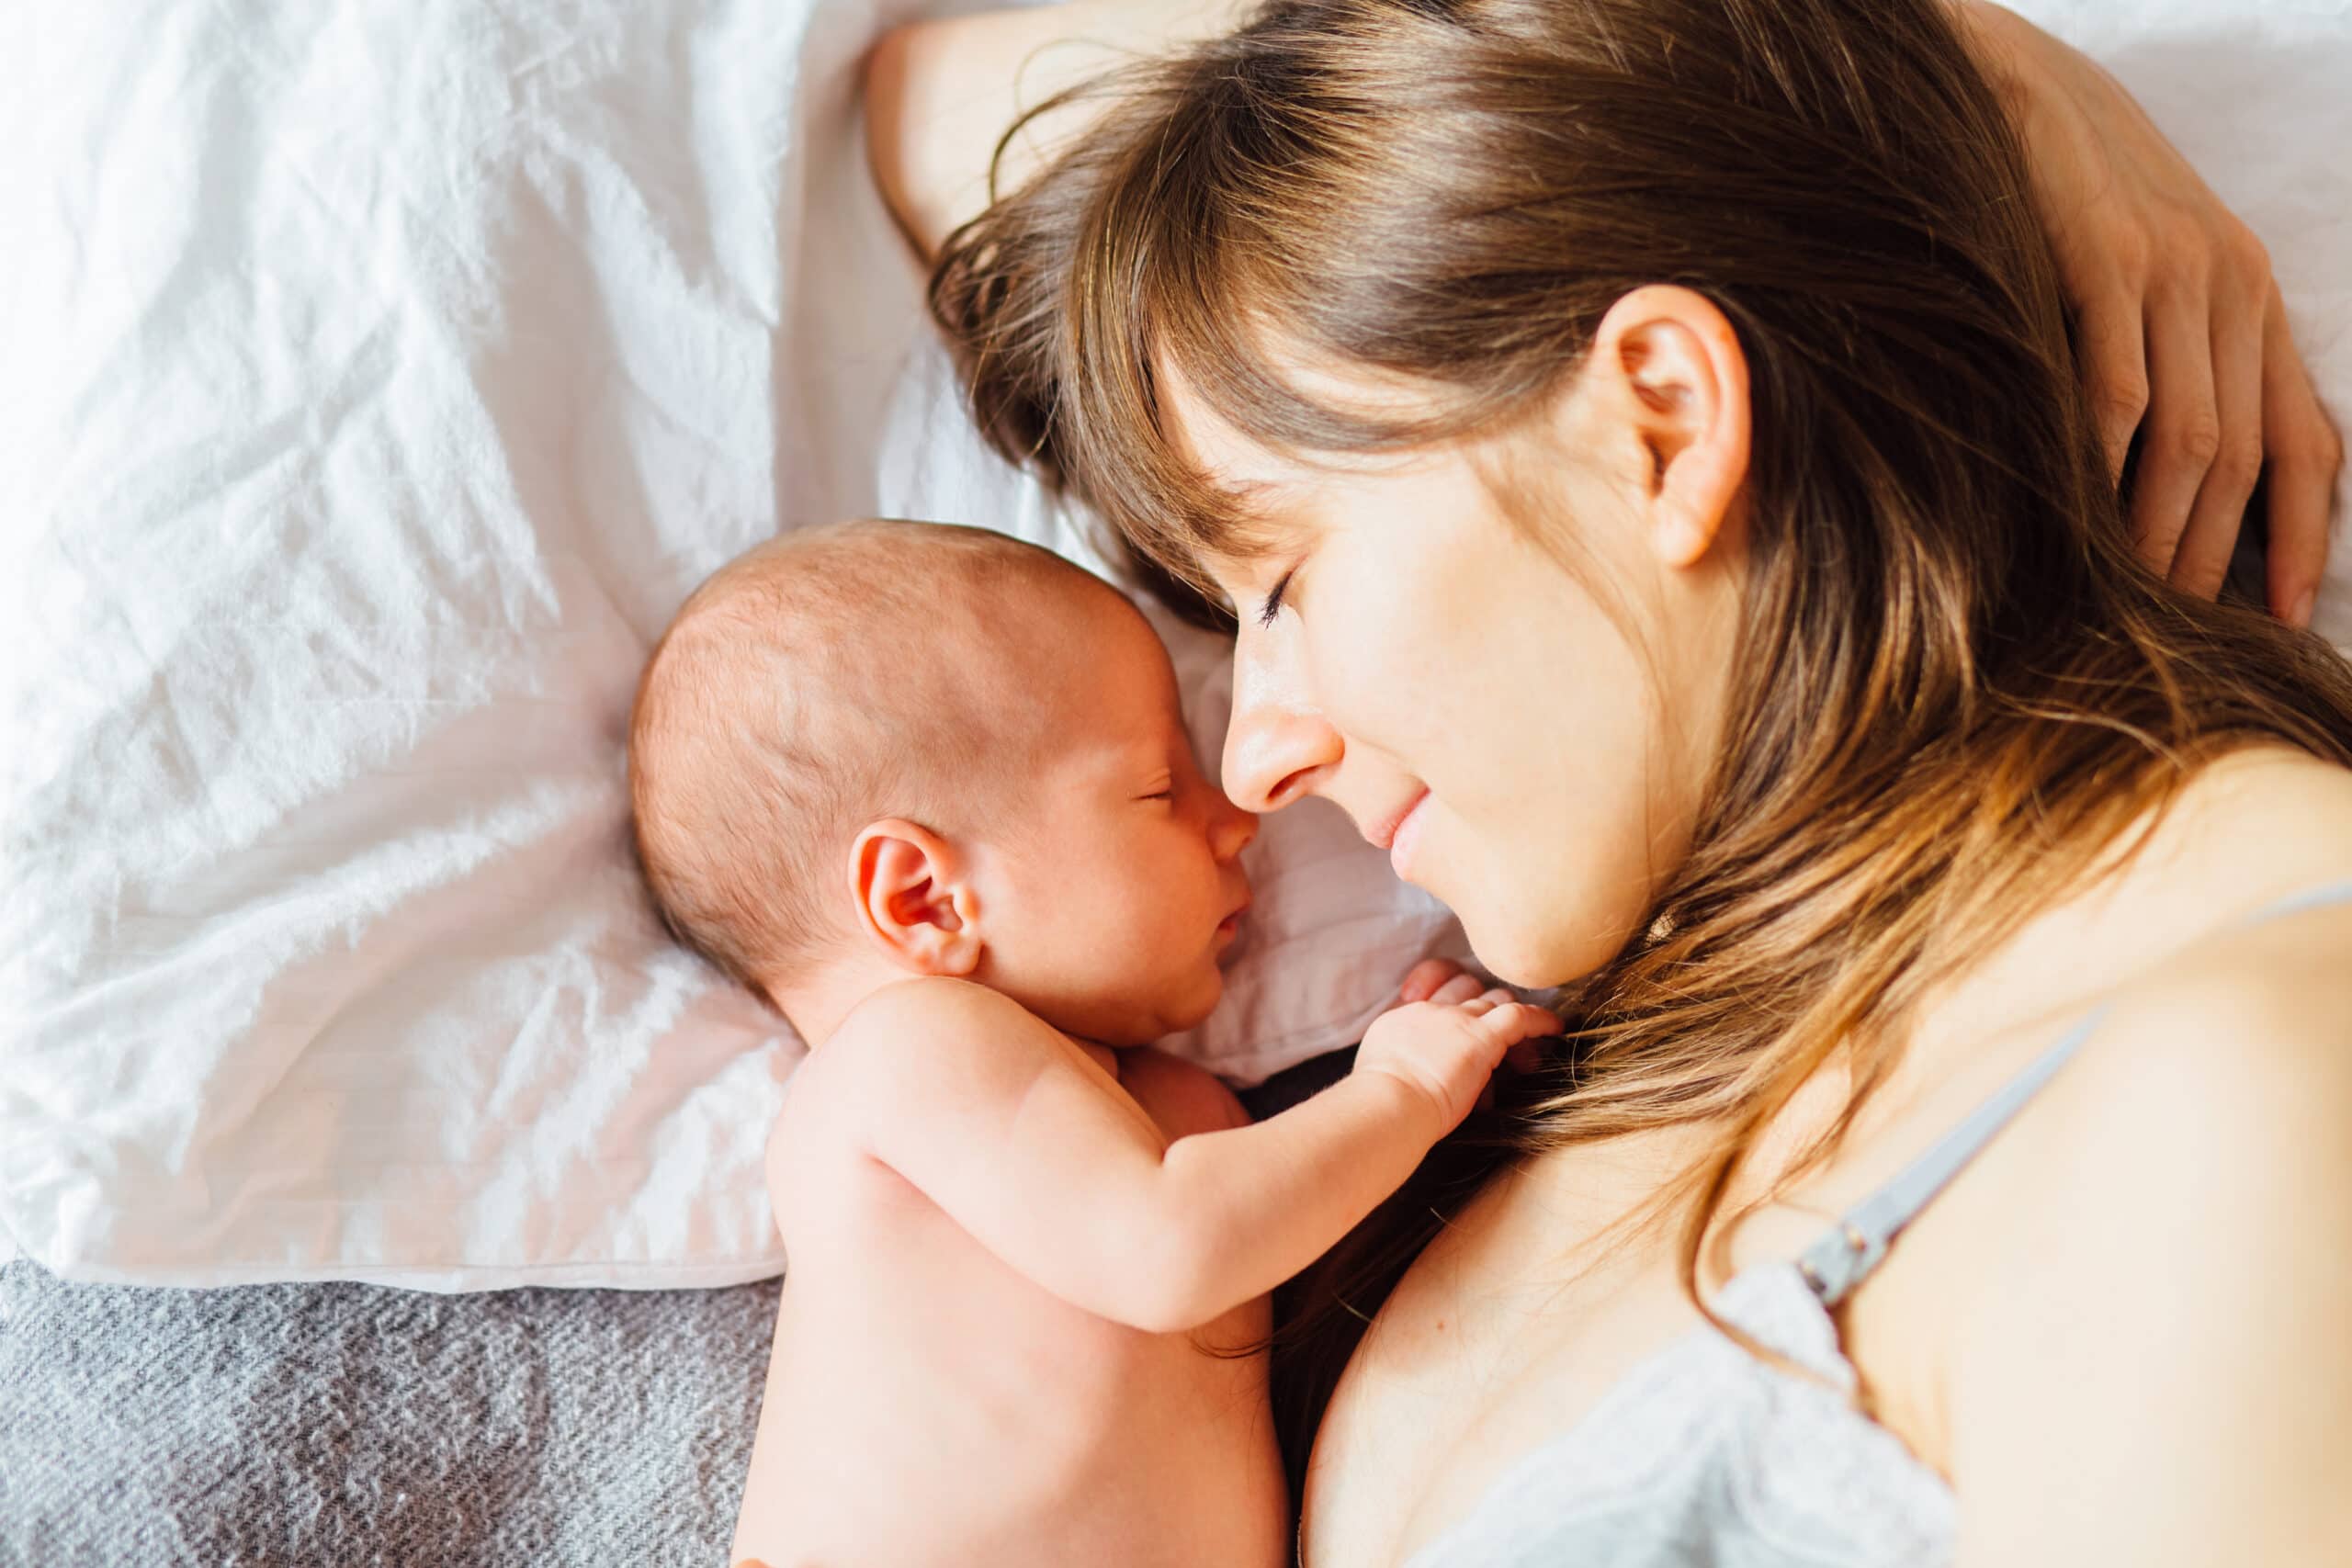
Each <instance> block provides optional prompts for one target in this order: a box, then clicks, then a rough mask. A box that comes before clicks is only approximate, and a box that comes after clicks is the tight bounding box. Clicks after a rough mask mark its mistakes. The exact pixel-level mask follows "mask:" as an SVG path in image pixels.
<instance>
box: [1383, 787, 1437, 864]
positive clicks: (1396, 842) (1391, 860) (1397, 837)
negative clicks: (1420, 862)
mask: <svg viewBox="0 0 2352 1568" xmlns="http://www.w3.org/2000/svg"><path fill="white" fill-rule="evenodd" d="M1429 800H1430V792H1429V791H1427V790H1423V791H1421V793H1420V794H1419V795H1417V796H1416V797H1415V798H1414V800H1413V804H1412V806H1411V807H1408V809H1407V810H1406V812H1405V815H1404V818H1403V819H1402V820H1400V821H1399V822H1398V823H1397V826H1396V827H1394V828H1392V829H1389V831H1388V867H1389V869H1390V870H1391V871H1394V872H1395V873H1396V874H1397V875H1398V876H1399V877H1403V878H1405V879H1407V880H1408V881H1409V880H1410V876H1409V874H1408V872H1407V871H1406V869H1405V868H1406V867H1407V865H1408V864H1409V863H1411V861H1412V858H1413V846H1414V845H1415V844H1416V843H1418V842H1419V840H1420V837H1421V818H1422V816H1423V813H1422V810H1421V807H1424V806H1427V805H1428V804H1429Z"/></svg>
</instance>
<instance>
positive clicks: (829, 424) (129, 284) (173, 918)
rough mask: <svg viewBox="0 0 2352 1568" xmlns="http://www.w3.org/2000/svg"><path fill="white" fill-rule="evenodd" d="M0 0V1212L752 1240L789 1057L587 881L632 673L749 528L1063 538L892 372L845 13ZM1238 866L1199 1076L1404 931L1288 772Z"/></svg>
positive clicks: (1246, 1052)
mask: <svg viewBox="0 0 2352 1568" xmlns="http://www.w3.org/2000/svg"><path fill="white" fill-rule="evenodd" d="M40 17H41V20H40V28H39V29H38V31H34V30H33V29H31V28H29V27H28V25H27V23H28V19H29V18H28V17H18V18H13V19H12V20H11V21H9V22H6V23H0V29H5V32H0V45H5V46H6V57H7V58H9V59H10V60H11V61H12V62H13V63H14V64H15V66H16V71H15V73H14V74H15V78H16V90H15V91H13V92H11V93H10V94H8V95H6V107H0V116H5V118H0V146H5V147H6V148H7V149H9V152H8V153H7V156H8V158H9V159H10V160H11V162H10V163H9V164H8V165H7V166H6V170H5V171H0V179H5V181H6V183H5V185H0V196H5V197H6V198H7V207H8V209H9V210H10V211H11V212H12V213H15V214H16V215H17V221H18V224H19V227H18V229H17V232H16V234H15V236H14V237H13V239H12V241H11V243H10V244H9V245H7V246H6V247H0V301H5V302H0V310H5V311H6V316H5V318H0V319H4V320H5V321H6V327H7V331H6V340H5V341H6V343H7V344H8V345H9V352H8V353H7V354H6V355H0V389H5V390H0V410H5V421H6V423H5V424H0V464H5V465H6V467H5V468H0V476H5V487H0V502H5V504H0V516H6V517H7V518H10V519H39V520H40V521H39V522H38V523H37V524H36V525H34V526H33V527H32V528H31V529H30V530H29V531H27V530H25V529H24V528H23V526H22V525H17V529H16V531H14V532H12V533H10V534H9V535H8V536H6V541H5V544H0V549H5V551H6V554H5V556H0V581H5V583H6V589H5V592H6V594H7V599H6V601H5V602H0V610H5V611H6V620H5V631H0V636H5V637H6V644H5V648H6V660H5V664H0V669H5V673H6V686H5V697H0V701H5V704H6V707H5V710H0V711H5V713H6V735H7V738H8V739H7V742H6V747H5V751H0V757H4V758H5V760H0V810H4V811H5V813H6V818H5V820H6V838H5V840H0V843H4V844H5V855H6V866H5V870H6V881H5V886H6V887H7V889H8V896H7V897H6V900H5V913H0V1234H5V1235H7V1236H9V1237H10V1238H11V1240H12V1244H13V1245H15V1246H17V1247H21V1248H22V1249H23V1250H24V1251H25V1252H27V1253H28V1254H29V1255H31V1256H32V1257H34V1258H38V1259H39V1260H40V1261H41V1262H42V1263H43V1264H44V1265H45V1266H46V1267H48V1268H50V1269H53V1270H55V1271H57V1272H59V1273H62V1274H64V1275H67V1276H69V1277H74V1278H82V1279H109V1280H141V1281H156V1282H177V1283H187V1284H216V1283H229V1282H238V1281H251V1280H276V1279H318V1278H353V1279H364V1280H379V1281H388V1282H395V1283H399V1284H403V1285H411V1286H418V1287H423V1288H427V1289H483V1288H490V1287H495V1286H506V1285H518V1284H582V1285H586V1284H597V1285H639V1286H677V1285H695V1284H718V1283H722V1282H728V1281H732V1280H745V1279H751V1278H755V1277H758V1276H760V1275H763V1274H767V1273H772V1272H774V1271H775V1269H777V1268H778V1267H780V1265H781V1261H782V1256H781V1252H780V1250H779V1249H778V1247H777V1246H776V1244H775V1237H774V1231H773V1227H772V1224H771V1223H770V1219H769V1215H768V1209H767V1199H766V1194H765V1190H764V1183H763V1177H762V1171H761V1151H762V1146H763V1142H764V1140H765V1137H766V1135H767V1132H768V1128H769V1126H770V1124H771V1122H772V1120H773V1115H774V1111H775V1105H776V1103H777V1098H778V1095H779V1094H780V1092H781V1090H780V1086H779V1084H778V1081H777V1077H776V1075H775V1072H774V1071H772V1067H774V1066H779V1065H781V1064H783V1063H786V1062H788V1061H789V1060H790V1059H791V1056H792V1054H793V1053H794V1052H795V1051H797V1046H796V1045H795V1044H794V1043H793V1042H791V1040H790V1039H789V1036H788V1034H787V1033H786V1032H785V1031H784V1029H783V1026H782V1025H781V1024H780V1022H779V1021H777V1020H775V1018H774V1017H773V1016H772V1015H770V1014H768V1013H767V1012H766V1011H765V1010H763V1009H762V1008H760V1007H759V1006H758V1005H756V1004H755V1003H754V1002H753V1001H752V999H751V998H749V997H747V996H745V995H744V994H742V993H741V992H740V991H738V990H736V989H734V988H733V987H729V986H727V985H725V984H723V983H721V982H720V981H719V980H718V978H717V976H714V975H713V974H712V973H711V972H710V971H708V970H707V969H706V968H705V967H704V966H703V965H702V964H699V963H697V962H696V961H695V960H694V959H692V958H690V957H689V956H687V955H686V954H685V953H682V952H680V951H678V950H677V949H676V948H674V947H673V946H672V945H670V944H669V943H668V942H666V941H664V940H663V938H662V935H661V933H660V931H658V929H657V928H656V926H655V924H654V922H653V920H652V919H651V917H650V913H649V911H648V909H647V907H646V905H645V902H644V899H643V897H642V894H641V892H640V889H639V884H638V881H637V877H636V873H635V870H634V867H633V865H632V863H631V861H630V858H629V854H628V845H627V839H626V833H625V821H626V805H625V799H624V795H623V791H622V787H621V786H622V751H621V744H622V734H623V724H624V720H625V716H626V714H627V711H628V702H629V697H630V694H631V690H632V686H633V683H634V682H635V679H636V675H637V672H638V670H639V665H640V664H641V662H642V660H643V658H644V655H645V653H646V650H647V649H648V648H649V647H650V644H651V641H652V639H653V638H654V637H656V636H657V635H658V634H659V633H660V631H661V629H662V626H663V625H664V624H665V623H666V622H667V620H668V618H669V616H670V615H671V613H672V612H673V610H674V609H675V608H676V606H677V604H678V603H679V602H680V600H682V599H683V598H684V595H685V593H686V592H687V591H688V590H689V589H691V588H692V587H693V586H694V584H695V582H697V581H700V580H701V578H702V577H704V576H705V575H706V574H707V573H708V572H709V571H710V570H712V569H714V568H715V567H717V566H718V565H719V564H720V563H721V562H722V561H724V560H726V559H728V558H730V557H732V556H734V555H736V554H737V553H739V552H740V551H741V550H743V549H745V548H747V547H750V546H751V545H752V544H754V543H756V542H757V541H758V540H759V539H761V538H762V537H763V536H767V535H768V534H770V533H772V532H773V531H774V530H775V529H776V528H777V527H779V526H786V527H788V526H794V525H802V524H807V523H811V522H819V521H825V520H830V519H832V518H837V517H842V516H852V515H858V514H862V513H875V512H888V513H910V514H917V515H929V516H937V517H944V518H949V519H952V520H956V521H961V522H969V523H979V524H990V525H998V526H1001V527H1005V528H1008V529H1011V530H1012V531H1014V532H1017V533H1021V534H1023V536H1028V537H1032V538H1036V539H1040V540H1044V541H1046V542H1049V543H1052V542H1063V543H1067V542H1069V540H1071V539H1074V538H1075V535H1074V533H1072V532H1070V531H1069V527H1068V525H1066V524H1065V523H1064V522H1063V521H1062V520H1061V519H1060V518H1059V516H1058V514H1057V513H1056V512H1055V511H1054V510H1053V509H1052V508H1051V507H1049V506H1046V504H1045V503H1044V502H1043V498H1042V497H1041V496H1040V495H1039V493H1038V491H1037V490H1036V487H1035V485H1034V484H1033V483H1030V482H1029V481H1027V480H1025V479H1022V478H1021V477H1020V476H1018V475H1016V474H1014V473H1013V472H1012V470H1011V469H1010V468H1007V467H1005V466H1004V465H1003V464H1001V463H1000V462H998V461H997V460H996V459H994V458H993V457H989V456H988V455H986V454H985V453H984V452H983V451H982V449H981V447H980V445H979V443H978V437H977V436H976V434H974V433H973V432H972V430H971V429H970V427H969V424H968V422H967V421H966V419H965V418H964V416H963V415H962V413H961V412H959V411H958V409H957V408H956V406H955V403H954V400H953V399H952V396H946V395H944V390H943V388H944V383H943V381H942V379H941V373H942V367H941V361H940V358H939V355H938V353H937V350H936V349H935V348H933V347H932V346H931V344H930V339H929V334H928V329H927V327H926V325H925V322H924V319H923V317H922V309H921V303H920V288H919V284H920V279H919V278H918V276H917V274H916V270H915V268H914V266H913V265H912V264H911V262H910V261H909V260H907V259H906V258H905V257H904V255H903V254H902V253H901V251H900V249H899V242H898V241H897V238H896V236H895V235H894V234H893V233H892V231H890V230H889V228H888V223H887V221H886V220H884V218H883V216H882V214H881V211H880V209H879V206H878V203H877V202H876V200H875V198H874V197H873V196H872V194H871V192H870V190H869V188H868V186H867V184H866V181H865V174H864V165H863V154H862V152H861V150H860V148H859V147H858V145H857V141H856V138H855V134H854V125H855V116H854V95H853V87H854V63H855V62H856V60H857V58H858V57H859V55H860V54H861V52H862V51H863V50H864V48H865V44H866V42H867V41H868V39H870V38H871V37H872V36H873V35H874V34H875V33H876V32H877V31H878V30H879V28H880V27H881V26H882V25H883V24H884V23H885V22H886V21H888V20H895V19H900V18H899V17H897V16H896V15H888V16H886V15H883V14H881V13H880V12H879V11H877V8H876V6H871V5H867V4H831V5H826V6H821V7H820V6H816V5H814V4H813V3H811V0H797V3H793V0H782V3H770V4H764V5H761V6H745V7H729V6H719V7H712V6H700V5H690V4H684V3H683V0H664V3H661V4H644V3H630V4H621V3H619V0H602V3H598V4H593V5H587V6H582V5H580V4H577V3H576V0H562V3H560V4H559V3H557V0H532V3H529V4H525V5H521V6H504V7H501V8H500V10H499V12H498V13H497V14H496V16H495V17H492V15H491V14H489V13H484V12H479V11H476V10H474V9H472V8H469V7H462V6H461V7H456V8H445V9H439V10H435V9H430V8H428V9H425V10H419V9H418V8H416V7H414V6H409V5H406V4H395V3H391V0H380V3H379V0H337V3H334V4H325V5H319V6H276V5H269V4H265V3H262V0H233V3H224V4H220V5H216V6H207V7H200V8H193V9H180V10H166V11H164V12H163V13H160V14H159V15H158V16H153V17H151V16H147V15H145V14H142V13H141V12H140V11H138V10H136V9H128V8H124V7H109V6H65V7H49V8H44V9H42V10H41V11H40ZM34 150H39V151H38V155H37V156H34V155H33V152H34ZM918 347H920V348H922V350H923V351H924V353H923V355H922V357H919V358H910V351H912V350H914V349H917V348H918ZM1188 636H1190V637H1191V638H1192V640H1191V641H1190V642H1189V644H1187V645H1185V646H1184V647H1183V648H1182V656H1183V658H1184V660H1185V669H1186V672H1187V689H1188V691H1190V692H1193V694H1196V695H1198V694H1204V693H1208V692H1213V691H1214V690H1215V689H1216V682H1218V680H1219V679H1220V678H1221V675H1220V671H1221V667H1222V663H1223V660H1222V657H1221V654H1220V652H1219V650H1217V649H1216V648H1215V647H1214V639H1209V640H1208V643H1207V644H1205V645H1204V643H1203V641H1202V640H1201V639H1200V638H1199V637H1197V635H1196V634H1188ZM1196 716H1197V717H1198V718H1199V719H1200V720H1201V721H1202V723H1203V724H1204V726H1206V727H1207V728H1204V738H1205V739H1206V740H1207V744H1205V745H1204V752H1205V753H1206V754H1207V755H1208V756H1210V757H1214V756H1215V754H1216V747H1215V736H1216V731H1218V730H1221V728H1222V723H1223V720H1222V713H1221V711H1219V710H1215V709H1214V708H1213V706H1212V705H1201V706H1200V707H1199V708H1198V710H1197V713H1196ZM1351 843H1352V848H1353V852H1351V849H1350V846H1351ZM1250 859H1251V870H1252V871H1253V873H1254V874H1255V875H1256V877H1257V879H1258V881H1259V883H1260V885H1261V888H1262V889H1263V890H1264V897H1263V902H1262V903H1261V906H1260V908H1259V912H1258V916H1257V919H1256V921H1255V925H1254V930H1253V931H1251V933H1250V938H1249V940H1248V942H1247V943H1246V944H1243V945H1241V946H1238V948H1237V958H1236V960H1235V963H1234V966H1233V973H1234V984H1233V992H1234V996H1233V1000H1232V1004H1231V1006H1230V1007H1229V1008H1228V1009H1227V1011H1226V1012H1225V1013H1224V1014H1222V1015H1220V1017H1219V1018H1217V1019H1216V1020H1214V1021H1212V1022H1211V1023H1210V1024H1209V1025H1208V1026H1206V1027H1204V1029H1202V1030H1201V1031H1198V1032H1196V1033H1195V1034H1194V1036H1193V1037H1192V1038H1190V1039H1189V1040H1187V1041H1184V1042H1182V1043H1181V1044H1182V1046H1183V1047H1184V1048H1186V1049H1189V1050H1191V1051H1192V1052H1193V1054H1194V1055H1198V1056H1199V1057H1201V1058H1202V1059H1204V1060H1205V1061H1208V1062H1209V1063H1210V1064H1211V1065H1212V1066H1216V1067H1217V1068H1218V1069H1219V1070H1221V1071H1225V1072H1227V1073H1229V1074H1231V1075H1233V1076H1234V1077H1237V1078H1238V1079H1243V1080H1247V1079H1250V1078H1254V1077H1259V1076H1261V1075H1263V1074H1264V1073H1265V1072H1267V1071H1270V1070H1272V1068H1273V1067H1275V1066H1280V1065H1282V1064H1283V1063H1285V1062H1288V1061H1293V1060H1296V1059H1298V1058H1299V1057H1301V1056H1303V1055H1307V1054H1311V1053H1313V1052H1316V1051H1319V1050H1323V1049H1326V1048H1329V1047H1330V1046H1333V1045H1337V1044H1340V1043H1345V1042H1347V1041H1348V1040H1350V1039H1352V1038H1354V1036H1355V1034H1356V1032H1358V1031H1359V1030H1360V1028H1361V1025H1362V1023H1363V1021H1364V1020H1365V1019H1366V1018H1367V1017H1368V1016H1369V1015H1370V1014H1371V1013H1372V1012H1374V1011H1375V1010H1377V1008H1378V1005H1379V1003H1380V1001H1381V1000H1382V999H1383V998H1384V996H1385V993H1386V992H1387V990H1388V988H1389V987H1393V986H1394V984H1395V982H1396V979H1397V977H1398V976H1400V975H1401V973H1402V972H1403V970H1404V969H1405V968H1406V967H1407V966H1408V965H1409V964H1410V963H1411V962H1412V960H1413V959H1414V958H1416V957H1418V956H1419V954H1420V953H1422V952H1424V951H1426V950H1427V949H1428V948H1429V947H1430V945H1431V944H1432V942H1436V941H1437V940H1439V939H1441V938H1442V936H1443V935H1444V934H1445V933H1446V932H1447V931H1449V930H1450V929H1451V925H1450V922H1449V921H1448V920H1447V919H1446V917H1445V916H1444V914H1443V912H1442V910H1440V909H1438V908H1436V906H1434V905H1433V904H1431V903H1430V901H1429V900H1427V899H1426V898H1423V897H1421V896H1419V895H1418V894H1415V893H1412V892H1411V891H1410V890H1408V889H1399V888H1398V887H1397V885H1396V884H1395V882H1394V881H1393V879H1392V878H1390V877H1389V875H1388V873H1387V871H1386V868H1385V863H1383V862H1382V861H1381V859H1380V857H1379V856H1378V854H1377V853H1376V852H1372V851H1370V850H1369V849H1368V848H1367V847H1365V846H1363V845H1361V844H1360V843H1353V842H1352V838H1351V835H1349V834H1347V832H1346V829H1345V824H1344V822H1341V823H1340V824H1338V830H1337V831H1336V832H1335V831H1334V824H1333V823H1332V822H1330V821H1329V819H1328V818H1326V819H1325V820H1323V821H1321V822H1317V820H1316V819H1315V818H1313V817H1312V816H1309V815H1307V814H1305V813H1298V814H1294V815H1293V816H1292V817H1291V818H1288V819H1287V820H1285V821H1284V822H1283V823H1282V824H1281V825H1280V829H1279V830H1270V831H1269V832H1268V833H1267V835H1266V836H1265V838H1264V839H1263V840H1261V843H1260V844H1259V845H1258V846H1257V847H1255V848H1253V850H1252V851H1251V852H1250Z"/></svg>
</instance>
